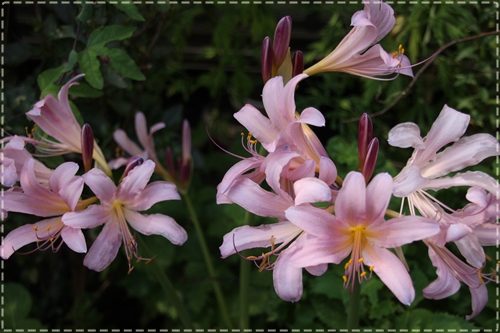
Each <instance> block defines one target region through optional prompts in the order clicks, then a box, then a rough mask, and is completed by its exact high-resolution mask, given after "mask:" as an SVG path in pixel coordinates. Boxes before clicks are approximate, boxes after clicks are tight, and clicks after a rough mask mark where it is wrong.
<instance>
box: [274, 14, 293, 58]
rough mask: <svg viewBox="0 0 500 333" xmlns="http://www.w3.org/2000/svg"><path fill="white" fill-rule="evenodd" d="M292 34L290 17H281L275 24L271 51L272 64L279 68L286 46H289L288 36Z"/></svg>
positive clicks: (286, 49)
mask: <svg viewBox="0 0 500 333" xmlns="http://www.w3.org/2000/svg"><path fill="white" fill-rule="evenodd" d="M291 35H292V18H291V17H290V16H285V17H283V18H282V19H281V20H280V21H279V22H278V24H277V25H276V30H275V31H274V40H273V51H274V59H273V61H274V66H275V67H276V68H279V67H280V66H281V64H282V63H283V61H284V60H285V57H286V54H287V53H288V48H289V46H290V37H291Z"/></svg>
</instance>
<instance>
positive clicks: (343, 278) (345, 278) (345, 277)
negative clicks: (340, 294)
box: [342, 275, 347, 283]
mask: <svg viewBox="0 0 500 333" xmlns="http://www.w3.org/2000/svg"><path fill="white" fill-rule="evenodd" d="M342 280H344V283H346V282H347V276H345V275H343V276H342Z"/></svg>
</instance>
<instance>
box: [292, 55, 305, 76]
mask: <svg viewBox="0 0 500 333" xmlns="http://www.w3.org/2000/svg"><path fill="white" fill-rule="evenodd" d="M303 72H304V55H303V54H302V52H301V51H295V54H294V55H293V72H292V73H293V74H292V75H293V76H296V75H299V74H302V73H303Z"/></svg>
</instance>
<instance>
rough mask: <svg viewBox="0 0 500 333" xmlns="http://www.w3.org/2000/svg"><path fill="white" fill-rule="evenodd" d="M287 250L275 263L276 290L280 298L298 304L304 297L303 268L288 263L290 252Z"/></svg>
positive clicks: (274, 279) (274, 278)
mask: <svg viewBox="0 0 500 333" xmlns="http://www.w3.org/2000/svg"><path fill="white" fill-rule="evenodd" d="M288 251H289V250H288V249H287V250H285V251H283V252H281V253H280V256H279V257H278V259H277V260H276V262H275V265H274V270H273V281H274V290H275V291H276V294H278V296H279V297H280V298H281V299H283V300H285V301H288V302H297V301H298V300H300V297H301V296H302V288H303V286H302V268H297V267H295V266H292V265H290V264H289V263H288V254H287V252H288Z"/></svg>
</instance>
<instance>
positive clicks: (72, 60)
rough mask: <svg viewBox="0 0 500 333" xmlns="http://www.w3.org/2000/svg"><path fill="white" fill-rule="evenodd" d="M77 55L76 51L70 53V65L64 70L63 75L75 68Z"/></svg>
mask: <svg viewBox="0 0 500 333" xmlns="http://www.w3.org/2000/svg"><path fill="white" fill-rule="evenodd" d="M77 55H78V53H77V52H76V51H75V50H71V52H70V53H69V58H68V63H67V64H66V66H65V67H64V68H63V69H62V72H63V73H66V72H69V71H70V70H72V69H73V67H75V64H76V56H77Z"/></svg>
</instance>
